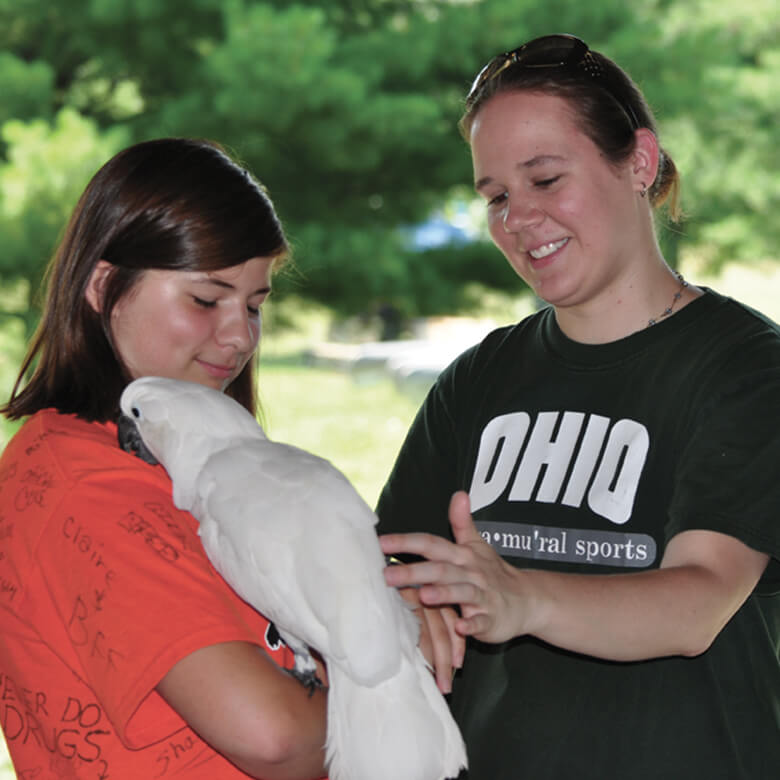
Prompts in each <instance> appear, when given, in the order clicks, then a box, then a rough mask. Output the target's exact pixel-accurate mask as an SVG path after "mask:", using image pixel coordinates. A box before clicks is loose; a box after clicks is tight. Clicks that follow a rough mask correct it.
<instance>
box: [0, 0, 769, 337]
mask: <svg viewBox="0 0 780 780" xmlns="http://www.w3.org/2000/svg"><path fill="white" fill-rule="evenodd" d="M776 11H777V8H776V5H775V3H774V1H773V0H743V1H742V2H740V3H738V4H735V3H730V2H721V1H719V0H684V1H682V2H680V1H679V0H677V1H675V2H671V1H670V0H643V1H642V2H629V3H627V2H626V1H625V0H600V1H599V3H597V4H593V3H578V2H574V1H573V0H545V2H541V0H513V2H506V0H317V2H306V0H295V1H294V2H287V0H285V1H284V2H282V1H281V0H270V1H269V0H266V1H265V2H259V1H257V0H167V2H164V3H161V2H158V0H58V2H57V3H52V2H51V1H50V0H0V94H2V95H3V99H2V101H0V246H1V247H2V252H0V284H3V285H5V286H8V285H13V284H15V283H17V284H19V285H20V288H19V294H18V296H17V298H16V301H17V305H18V310H17V311H16V312H14V311H13V310H12V311H11V312H10V313H11V314H13V313H16V314H17V315H19V316H22V317H24V318H25V327H26V328H28V329H29V327H30V325H31V323H32V322H33V321H34V319H35V305H34V304H35V298H34V291H35V290H36V289H37V283H38V281H39V279H40V276H41V272H42V268H43V265H44V263H45V262H46V260H47V259H48V257H49V256H50V254H51V252H52V249H53V247H54V245H55V244H56V240H57V236H58V234H59V231H60V229H61V226H62V223H63V221H64V219H65V217H66V215H67V214H68V213H69V211H70V209H71V208H72V206H73V204H74V202H75V199H76V197H77V195H78V193H79V192H80V191H81V190H82V188H83V186H84V185H85V183H86V181H87V179H88V177H89V176H90V175H91V173H92V172H94V170H95V169H96V168H97V167H98V166H99V165H100V164H101V163H102V162H104V161H105V159H107V157H109V156H110V155H111V154H112V153H113V152H114V151H116V150H118V149H119V148H120V147H122V146H124V145H126V144H128V143H131V142H134V141H138V140H142V139H146V138H151V137H158V136H162V135H187V136H206V137H209V138H212V139H217V140H219V141H220V142H222V143H223V144H224V145H225V146H227V147H228V148H229V149H230V150H232V151H233V152H234V153H235V154H236V155H237V156H238V157H239V158H240V159H241V160H242V161H244V162H245V163H246V164H247V165H248V166H249V167H250V168H251V169H252V170H253V171H254V172H255V173H256V174H257V175H258V177H259V178H260V179H261V180H262V181H263V182H264V183H265V184H266V185H267V186H268V188H269V190H270V192H271V195H272V197H273V198H274V200H275V202H276V203H277V205H278V208H279V211H280V214H281V216H282V218H283V220H284V221H285V223H286V226H287V229H288V231H289V233H290V235H291V236H292V238H293V241H294V244H295V247H296V257H297V265H298V273H297V274H295V275H291V276H290V277H289V278H288V279H287V280H286V281H285V283H284V284H283V285H282V286H281V290H280V291H284V290H285V289H286V290H292V291H295V292H296V293H297V295H298V296H302V297H304V298H306V299H310V300H316V301H320V302H323V303H325V304H327V305H328V306H330V307H333V308H334V309H336V310H337V311H339V312H341V313H356V312H361V313H366V312H368V313H371V312H376V311H377V310H378V309H379V308H380V307H382V306H388V305H389V306H392V307H394V308H395V309H397V310H398V311H399V312H401V314H402V315H405V316H413V315H419V314H431V313H438V312H443V311H446V312H449V313H451V312H452V311H453V310H455V309H462V308H467V307H468V306H469V305H470V304H473V303H474V302H475V300H477V301H478V300H479V290H480V289H482V288H484V287H493V288H500V289H503V290H506V291H510V292H515V293H520V292H522V289H523V288H522V283H521V282H520V280H519V279H517V278H516V277H515V276H514V274H512V273H511V271H509V269H508V268H506V266H505V263H504V261H503V259H502V258H501V257H500V256H499V254H498V252H497V251H496V250H494V249H492V248H491V247H489V246H487V245H485V244H483V243H476V244H466V245H459V246H450V247H447V249H446V251H443V250H441V249H431V250H429V251H424V252H420V251H419V250H418V249H415V248H413V247H410V246H409V241H408V234H407V233H406V232H404V230H402V229H401V228H404V227H409V226H410V225H415V224H419V223H420V222H422V221H424V220H425V219H426V218H427V217H429V216H430V215H431V214H432V213H433V212H435V211H437V210H438V211H444V212H446V211H447V210H448V209H450V210H451V209H452V208H453V203H456V202H460V203H465V204H467V205H468V202H469V201H470V199H471V197H472V196H471V192H470V186H469V181H470V163H469V159H468V154H467V151H466V149H465V146H464V143H463V141H462V140H461V139H460V137H459V135H458V133H457V130H456V121H457V118H458V117H459V114H460V106H461V100H462V96H463V93H464V89H465V88H466V87H467V85H468V84H469V82H470V79H471V78H472V76H473V74H474V73H475V72H476V70H477V69H478V68H479V67H480V66H481V65H482V64H483V63H484V61H486V60H487V59H488V58H489V57H490V56H492V54H494V53H495V52H497V51H500V50H503V49H508V48H513V47H515V46H516V45H518V43H519V42H521V41H523V40H527V39H528V38H530V37H533V36H536V35H539V34H543V33H547V32H551V31H558V30H560V29H561V28H563V29H566V30H569V31H571V32H575V33H577V34H579V35H581V36H582V37H584V38H585V39H586V40H587V41H588V42H589V43H590V44H591V45H592V46H593V47H594V48H597V49H599V50H602V51H604V52H605V53H607V54H608V55H610V56H613V57H614V58H615V59H617V61H618V62H620V63H622V64H623V65H624V66H625V67H626V68H627V69H628V71H629V72H630V73H631V74H632V75H633V76H634V77H635V78H636V80H637V81H638V82H639V84H640V86H641V87H642V88H643V90H644V91H645V93H646V94H647V96H648V98H649V99H650V102H651V104H652V105H653V106H654V108H655V109H656V112H657V114H658V117H659V120H660V126H661V131H662V141H663V142H664V144H665V146H666V147H667V148H668V149H669V150H670V152H671V154H672V156H673V157H674V158H675V159H676V161H677V162H678V164H679V166H680V167H681V168H682V170H683V172H684V207H685V209H686V211H687V213H688V219H687V220H686V221H685V223H684V224H683V226H682V228H681V230H668V229H664V228H662V236H663V241H664V244H665V250H666V252H667V255H668V256H669V258H670V260H671V261H672V262H673V263H674V262H676V261H677V260H678V257H679V255H680V253H681V252H685V251H688V252H695V253H696V254H697V256H699V257H701V258H703V260H704V261H706V262H707V263H708V264H709V265H711V266H717V265H718V264H721V263H723V262H725V261H726V260H731V261H735V260H736V261H739V262H752V261H754V260H756V259H761V258H767V257H772V256H774V251H775V246H776V245H777V241H778V238H780V236H779V235H778V233H780V222H778V220H777V219H776V218H774V217H775V215H776V214H777V212H778V206H780V203H779V202H778V201H779V200H780V194H779V193H780V188H779V187H778V186H777V185H778V181H777V162H778V152H777V148H778V132H777V110H778V105H780V101H779V100H778V97H779V96H780V34H778V33H780V21H779V20H780V16H778V14H777V12H776ZM464 282H476V283H478V286H476V287H475V286H474V285H473V284H464Z"/></svg>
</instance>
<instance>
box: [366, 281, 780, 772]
mask: <svg viewBox="0 0 780 780" xmlns="http://www.w3.org/2000/svg"><path fill="white" fill-rule="evenodd" d="M778 399H780V329H778V326H777V325H776V324H774V323H772V322H771V321H769V320H768V319H766V318H764V317H762V316H761V315H759V314H758V313H756V312H754V311H752V310H750V309H748V308H747V307H744V306H742V305H740V304H738V303H736V302H734V301H732V300H730V299H728V298H725V297H723V296H721V295H718V294H717V293H715V292H713V291H711V290H707V291H706V292H705V294H704V295H703V296H702V297H700V298H698V299H697V300H695V301H693V302H692V303H690V304H688V306H686V307H685V308H684V309H682V310H680V311H679V312H678V313H676V314H675V315H674V316H673V317H670V318H668V319H666V320H662V321H661V322H659V323H658V324H656V325H654V326H652V327H650V328H646V329H645V330H642V331H639V332H637V333H635V334H633V335H631V336H629V337H627V338H625V339H621V340H619V341H616V342H612V343H609V344H601V345H586V344H580V343H577V342H573V341H571V340H570V339H568V338H567V337H566V336H565V335H564V334H563V333H562V332H561V331H560V329H559V328H558V326H557V323H556V321H555V317H554V313H553V311H552V309H544V310H542V311H541V312H538V313H537V314H535V315H533V316H531V317H529V318H527V319H525V320H523V321H522V322H520V323H519V324H517V325H515V326H512V327H507V328H502V329H499V330H497V331H494V332H493V333H492V334H490V335H489V336H488V337H487V338H486V339H485V340H484V341H483V342H482V343H481V344H479V345H477V346H476V347H473V348H472V349H470V350H468V351H467V352H465V353H464V354H463V355H461V356H460V357H459V358H458V359H457V360H456V361H455V362H454V363H453V364H452V365H451V366H449V367H448V368H447V369H446V370H445V371H444V372H443V373H442V375H441V376H440V378H439V380H438V381H437V383H436V385H435V386H434V388H433V389H432V390H431V392H430V394H429V396H428V397H427V399H426V401H425V403H424V404H423V406H422V408H421V409H420V412H419V413H418V416H417V418H416V419H415V422H414V424H413V425H412V428H411V429H410V431H409V434H408V437H407V440H406V442H405V443H404V445H403V447H402V449H401V452H400V454H399V456H398V460H397V462H396V465H395V467H394V469H393V472H392V474H391V476H390V478H389V480H388V483H387V485H386V486H385V489H384V491H383V493H382V495H381V497H380V500H379V505H378V514H379V516H380V524H379V531H380V533H386V532H390V531H412V530H428V531H431V532H433V533H437V534H441V535H444V536H449V524H448V520H447V505H448V502H449V498H450V496H451V494H452V493H453V491H455V490H459V489H463V490H468V491H469V494H470V497H471V503H472V510H473V514H474V520H475V523H476V525H477V527H478V529H479V530H480V532H481V533H482V535H483V537H484V538H485V539H486V540H487V541H488V542H489V543H490V544H491V545H493V546H494V547H495V548H496V549H497V550H498V552H499V553H500V554H501V555H502V556H503V557H504V558H505V560H507V561H509V562H511V563H512V564H514V565H517V566H522V567H535V568H544V569H549V570H555V571H562V572H579V573H593V574H599V573H609V572H624V573H625V572H630V571H641V570H646V569H651V568H657V567H658V566H659V564H660V561H661V559H662V557H663V554H664V550H665V547H666V544H667V543H668V541H669V539H671V538H672V537H673V536H674V535H675V534H677V533H679V532H681V531H685V530H690V529H708V530H713V531H719V532H721V533H725V534H729V535H730V536H733V537H736V538H738V539H740V540H741V541H743V542H745V543H746V544H747V545H749V546H750V547H753V548H755V549H757V550H760V551H763V552H766V553H768V554H769V555H770V556H771V562H770V564H769V566H768V568H767V570H766V572H765V574H764V576H763V577H762V579H761V582H760V583H759V585H758V586H757V588H756V589H755V591H754V592H753V593H752V594H751V596H750V597H749V598H748V599H747V601H746V602H745V604H744V605H743V606H742V607H741V609H740V610H739V611H738V612H737V614H736V615H735V616H734V617H733V618H732V620H731V621H730V622H729V623H728V625H727V626H726V627H725V628H724V629H723V630H722V632H721V633H720V635H719V636H718V637H717V638H716V640H715V642H714V643H713V645H712V646H711V647H710V648H709V650H707V651H706V652H705V653H703V654H702V655H700V656H697V657H695V658H682V657H673V658H661V659H655V660H651V661H644V662H634V663H615V662H609V661H603V660H599V659H594V658H590V657H586V656H582V655H578V654H576V653H571V652H567V651H564V650H560V649H558V648H554V647H552V646H550V645H547V644H545V643H544V642H541V641H538V640H536V639H533V638H530V637H520V638H517V639H515V640H512V641H511V642H508V643H506V644H504V645H500V646H499V645H485V644H481V643H479V642H475V641H471V642H470V643H469V647H468V651H467V657H466V662H465V665H464V668H463V670H462V671H461V672H460V673H459V674H458V676H457V677H456V681H455V685H454V690H453V693H452V695H451V706H452V710H453V713H454V714H455V717H456V719H457V721H458V723H459V725H460V727H461V729H462V731H463V734H464V737H465V739H466V744H467V747H468V751H469V761H470V771H469V774H468V777H469V778H470V780H516V779H517V778H524V777H528V778H543V779H544V780H588V779H590V778H592V779H593V780H609V779H610V778H614V779H615V780H629V779H630V780H644V779H646V780H650V779H651V778H652V779H653V780H672V779H673V778H684V779H685V780H697V779H698V778H701V780H705V778H706V780H716V778H722V779H723V780H736V779H737V778H750V779H751V780H759V779H761V780H764V779H766V780H769V779H770V778H771V779H772V780H775V778H777V777H780V516H779V515H780V479H779V478H778V477H780V475H779V474H778V470H779V467H780V436H779V435H778V422H779V421H780V404H778ZM465 776H466V775H464V777H465Z"/></svg>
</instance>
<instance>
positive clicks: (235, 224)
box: [0, 138, 288, 422]
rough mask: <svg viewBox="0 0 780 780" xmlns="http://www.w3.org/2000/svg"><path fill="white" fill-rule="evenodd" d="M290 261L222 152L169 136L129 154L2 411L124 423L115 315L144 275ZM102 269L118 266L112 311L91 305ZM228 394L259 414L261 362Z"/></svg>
mask: <svg viewBox="0 0 780 780" xmlns="http://www.w3.org/2000/svg"><path fill="white" fill-rule="evenodd" d="M287 252H288V244H287V240H286V238H285V236H284V232H283V230H282V226H281V224H280V222H279V219H278V217H277V216H276V213H275V211H274V207H273V204H272V203H271V201H270V199H269V197H268V195H267V194H266V191H265V189H264V188H263V187H262V185H261V184H259V183H258V182H257V181H256V180H255V179H254V178H253V177H252V175H251V174H250V173H249V172H248V171H247V170H245V169H244V168H242V167H241V166H240V165H238V164H237V163H236V162H234V161H233V160H232V159H231V158H230V157H229V156H228V155H227V154H226V153H225V152H224V151H223V150H222V149H221V148H220V147H219V146H218V145H216V144H214V143H211V142H208V141H198V140H191V139H184V138H167V139H159V140H155V141H146V142H144V143H140V144H136V145H135V146H131V147H129V148H128V149H125V150H124V151H122V152H120V153H119V154H117V155H116V156H115V157H113V158H112V159H111V160H109V161H108V162H107V163H106V164H105V165H104V166H103V167H102V168H101V169H100V170H99V171H98V172H97V173H96V174H95V176H94V177H93V178H92V180H91V181H90V183H89V185H88V186H87V188H86V190H85V191H84V194H83V195H82V196H81V199H80V200H79V202H78V204H77V205H76V208H75V210H74V212H73V215H72V216H71V219H70V221H69V223H68V225H67V227H66V230H65V234H64V238H63V240H62V242H61V244H60V246H59V248H58V250H57V252H56V254H55V255H54V257H53V258H52V261H51V263H50V265H49V268H48V269H47V272H46V279H47V283H48V284H47V296H46V303H45V305H44V310H43V316H42V318H41V322H40V324H39V326H38V329H37V331H36V333H35V335H34V337H33V339H32V341H31V343H30V346H29V349H28V352H27V355H26V357H25V359H24V362H23V363H22V367H21V371H20V373H19V376H18V378H17V380H16V384H15V385H14V389H13V392H12V394H11V398H10V400H9V401H8V403H7V404H6V405H5V406H4V407H3V408H2V409H0V412H2V413H3V414H5V415H6V416H7V417H9V418H10V419H18V418H20V417H23V416H25V415H29V414H33V413H34V412H36V411H38V410H40V409H44V408H47V407H53V408H55V409H57V410H59V411H60V412H62V413H66V414H67V413H72V414H76V415H78V416H79V417H81V418H83V419H86V420H90V421H91V420H98V421H101V422H105V421H107V420H110V419H113V418H114V417H115V416H116V414H117V412H118V407H119V396H120V395H121V393H122V390H123V389H124V387H125V385H126V384H127V382H128V381H129V379H130V377H129V376H128V374H127V371H126V370H125V368H124V366H123V365H122V363H121V360H120V358H119V355H118V353H117V351H116V350H115V349H114V347H113V344H112V338H111V327H110V321H111V312H112V310H113V308H114V306H115V305H116V304H117V302H118V301H119V300H120V299H122V298H123V297H124V296H126V295H128V294H129V293H130V292H131V290H132V289H133V287H134V285H135V284H136V283H137V282H138V280H139V279H140V278H141V276H142V274H143V273H144V271H146V270H148V269H152V268H154V269H165V270H187V271H192V270H199V271H213V270H217V269H221V268H229V267H231V266H234V265H239V264H241V263H243V262H245V261H246V260H248V259H250V258H252V257H266V258H279V259H282V258H284V257H285V256H286V254H287ZM99 260H106V261H108V262H109V263H110V264H111V265H112V266H113V267H112V269H111V270H110V272H109V273H108V275H107V277H106V282H105V286H104V288H103V290H104V298H103V305H102V307H101V311H100V313H98V312H96V311H95V310H94V309H93V308H92V306H91V305H90V304H89V302H88V301H87V298H86V290H87V286H88V284H89V281H90V278H91V276H92V272H93V270H94V269H95V266H96V264H97V263H98V261H99ZM36 361H37V362H36ZM34 363H35V370H34V372H33V374H32V377H31V378H30V380H29V382H27V384H25V385H24V386H23V387H22V385H23V381H24V377H25V376H26V375H27V373H28V371H29V370H30V368H31V366H32V365H33V364H34ZM226 392H227V394H228V395H230V396H231V397H233V398H234V399H235V400H237V401H238V402H239V403H241V404H242V405H243V406H244V407H245V408H247V409H248V410H249V411H250V412H252V413H253V414H254V413H255V411H256V392H255V379H254V371H253V361H249V363H247V365H246V366H245V367H244V370H243V371H242V372H241V374H239V376H238V377H236V379H235V380H234V381H233V382H232V383H231V385H230V386H229V387H228V388H227V390H226Z"/></svg>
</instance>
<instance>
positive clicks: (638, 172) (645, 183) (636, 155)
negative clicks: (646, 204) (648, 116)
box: [631, 127, 660, 192]
mask: <svg viewBox="0 0 780 780" xmlns="http://www.w3.org/2000/svg"><path fill="white" fill-rule="evenodd" d="M634 135H635V137H636V143H635V146H634V151H633V153H632V155H631V165H632V168H631V171H632V174H633V183H634V189H635V190H636V191H637V192H641V191H642V190H645V191H647V190H649V189H650V187H651V186H652V184H653V182H654V181H655V177H656V175H657V174H658V160H659V157H660V152H659V149H658V139H657V138H656V137H655V133H654V132H653V131H652V130H649V129H648V128H646V127H640V128H639V129H638V130H637V131H636V132H635V134H634Z"/></svg>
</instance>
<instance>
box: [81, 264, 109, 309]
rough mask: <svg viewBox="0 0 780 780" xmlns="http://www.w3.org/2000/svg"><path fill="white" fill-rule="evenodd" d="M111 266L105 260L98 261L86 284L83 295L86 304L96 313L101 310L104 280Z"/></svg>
mask: <svg viewBox="0 0 780 780" xmlns="http://www.w3.org/2000/svg"><path fill="white" fill-rule="evenodd" d="M112 268H113V266H112V265H111V263H109V262H108V261H107V260H98V261H97V265H95V267H94V268H93V269H92V274H91V275H90V277H89V281H88V282H87V290H86V292H85V293H84V295H85V297H86V299H87V303H89V305H90V306H91V307H92V308H93V309H94V310H95V311H96V312H97V313H98V314H100V312H101V311H102V310H103V296H104V294H105V286H106V280H107V279H108V274H109V272H110V271H111V269H112Z"/></svg>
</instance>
